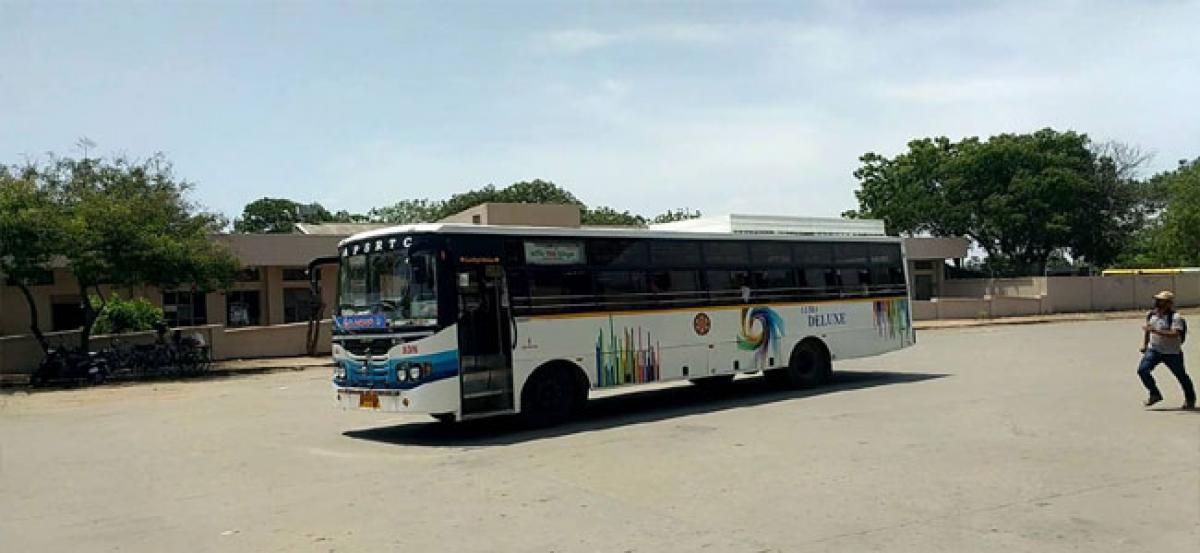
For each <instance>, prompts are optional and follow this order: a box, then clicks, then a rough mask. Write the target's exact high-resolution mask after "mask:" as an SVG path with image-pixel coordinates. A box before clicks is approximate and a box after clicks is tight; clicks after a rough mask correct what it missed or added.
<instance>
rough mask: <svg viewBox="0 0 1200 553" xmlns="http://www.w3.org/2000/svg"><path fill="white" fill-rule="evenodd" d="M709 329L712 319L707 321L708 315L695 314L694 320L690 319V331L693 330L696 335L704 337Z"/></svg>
mask: <svg viewBox="0 0 1200 553" xmlns="http://www.w3.org/2000/svg"><path fill="white" fill-rule="evenodd" d="M711 329H712V319H709V318H708V315H706V314H704V313H697V314H696V318H694V319H692V330H695V331H696V334H698V335H700V336H704V335H705V334H708V331H709V330H711Z"/></svg>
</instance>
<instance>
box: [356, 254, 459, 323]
mask: <svg viewBox="0 0 1200 553" xmlns="http://www.w3.org/2000/svg"><path fill="white" fill-rule="evenodd" d="M434 267H435V264H434V256H433V254H432V253H427V252H411V253H410V252H409V251H408V250H404V249H398V250H393V251H388V252H379V253H368V254H361V255H353V256H348V257H344V258H342V269H341V271H340V274H341V276H342V278H341V279H340V282H339V283H338V284H339V290H338V315H339V316H349V315H366V314H382V315H385V316H387V318H388V321H389V323H390V326H393V327H398V326H433V325H436V324H437V286H436V284H437V278H436V274H435V269H434Z"/></svg>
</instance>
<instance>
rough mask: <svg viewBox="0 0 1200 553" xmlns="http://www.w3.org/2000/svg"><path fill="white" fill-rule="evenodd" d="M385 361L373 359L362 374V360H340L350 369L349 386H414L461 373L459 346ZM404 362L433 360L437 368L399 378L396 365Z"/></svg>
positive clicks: (431, 361)
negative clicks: (426, 373)
mask: <svg viewBox="0 0 1200 553" xmlns="http://www.w3.org/2000/svg"><path fill="white" fill-rule="evenodd" d="M381 361H382V362H374V363H370V364H369V366H368V367H367V370H366V374H365V375H363V374H361V371H362V368H363V365H364V364H363V363H362V362H359V361H354V360H351V359H346V360H342V361H340V363H341V364H342V368H344V369H346V386H351V387H357V386H362V387H369V388H380V389H387V390H411V389H413V388H416V387H417V386H420V385H422V384H428V383H430V382H436V381H438V380H443V379H446V378H451V377H454V376H458V350H450V351H443V352H439V353H431V354H429V355H414V356H409V357H405V358H404V359H386V360H381ZM401 363H430V364H432V365H433V370H432V371H431V372H430V374H429V376H427V377H425V378H422V379H420V380H417V381H412V380H409V381H405V382H400V381H399V380H398V379H397V378H396V366H397V365H399V364H401Z"/></svg>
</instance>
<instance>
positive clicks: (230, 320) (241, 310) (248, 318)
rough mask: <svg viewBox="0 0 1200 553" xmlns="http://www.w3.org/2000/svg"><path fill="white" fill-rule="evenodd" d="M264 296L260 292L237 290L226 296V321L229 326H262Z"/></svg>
mask: <svg viewBox="0 0 1200 553" xmlns="http://www.w3.org/2000/svg"><path fill="white" fill-rule="evenodd" d="M261 298H262V296H261V295H260V293H259V292H258V290H235V291H232V292H229V293H228V294H226V295H225V320H226V321H227V322H226V324H227V325H228V326H258V325H260V324H262V319H261V316H260V314H261V312H262V311H261V309H262V302H261Z"/></svg>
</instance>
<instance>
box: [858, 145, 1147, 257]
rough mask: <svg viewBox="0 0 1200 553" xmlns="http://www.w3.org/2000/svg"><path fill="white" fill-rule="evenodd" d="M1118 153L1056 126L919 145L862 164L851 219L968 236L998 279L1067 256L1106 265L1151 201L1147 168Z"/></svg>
mask: <svg viewBox="0 0 1200 553" xmlns="http://www.w3.org/2000/svg"><path fill="white" fill-rule="evenodd" d="M1112 152H1113V149H1112V148H1102V147H1099V146H1097V145H1095V144H1093V143H1092V142H1091V141H1090V140H1089V139H1088V137H1087V135H1084V134H1079V133H1075V132H1071V131H1067V132H1059V131H1055V130H1053V129H1043V130H1040V131H1037V132H1034V133H1030V134H1001V135H997V136H993V137H991V138H989V139H987V140H980V139H979V138H966V139H963V140H960V141H957V142H955V141H951V140H950V139H948V138H946V137H937V138H924V139H919V140H914V141H912V142H909V144H908V150H907V151H905V152H903V153H901V154H899V155H897V156H895V157H892V158H888V157H884V156H881V155H879V154H875V153H867V154H865V155H863V156H862V157H861V158H860V161H861V166H860V167H859V169H858V170H856V171H855V173H854V176H855V178H857V179H858V181H859V183H860V189H859V190H858V191H856V192H855V196H856V197H857V199H858V203H859V209H857V210H854V211H850V212H847V213H846V214H845V215H846V216H849V217H865V218H878V219H883V220H884V221H885V223H886V224H887V227H888V229H889V231H891V232H893V233H901V234H908V235H919V234H931V235H934V236H968V237H970V238H971V239H973V240H974V241H975V243H976V244H978V245H979V247H981V248H983V249H984V250H985V251H986V252H987V255H988V263H989V264H990V265H991V267H992V269H993V270H995V271H996V272H998V273H1008V274H1040V273H1042V272H1043V271H1044V270H1045V267H1046V264H1047V262H1048V260H1049V259H1050V258H1051V257H1052V256H1053V255H1055V254H1056V253H1062V252H1067V253H1069V255H1070V256H1071V257H1072V258H1075V259H1080V260H1085V261H1087V262H1089V263H1092V264H1095V265H1106V264H1109V263H1112V262H1113V261H1114V260H1116V259H1117V257H1118V256H1119V255H1121V253H1122V251H1124V250H1125V249H1126V248H1127V247H1128V246H1129V242H1130V237H1131V236H1132V235H1133V233H1134V231H1135V230H1136V229H1138V228H1140V227H1141V226H1142V225H1143V224H1144V222H1145V220H1146V217H1147V216H1148V214H1149V212H1150V209H1149V208H1148V201H1149V200H1150V198H1151V197H1152V195H1151V194H1150V193H1149V192H1148V187H1147V186H1146V185H1145V184H1144V183H1142V182H1141V181H1138V180H1137V179H1135V178H1133V176H1132V174H1133V172H1134V171H1133V170H1132V169H1134V168H1136V164H1137V163H1140V161H1138V160H1137V159H1134V158H1131V157H1129V156H1114V155H1112ZM1130 164H1134V167H1132V168H1131V167H1130Z"/></svg>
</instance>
